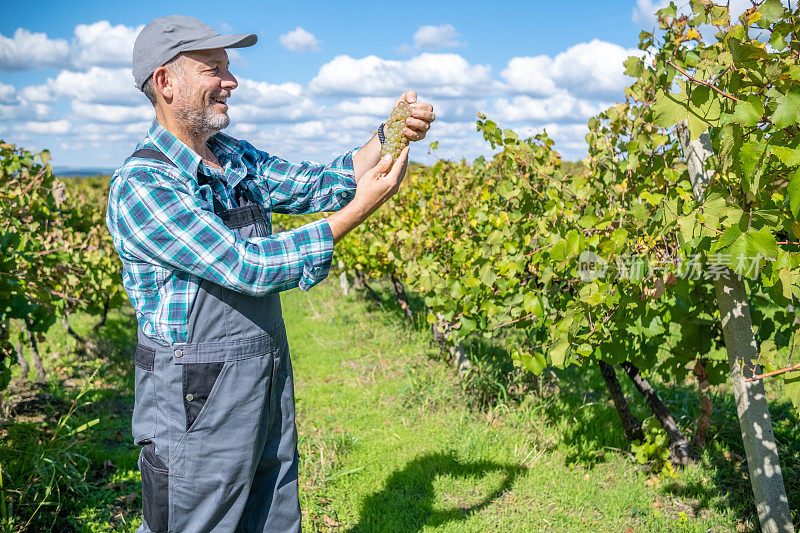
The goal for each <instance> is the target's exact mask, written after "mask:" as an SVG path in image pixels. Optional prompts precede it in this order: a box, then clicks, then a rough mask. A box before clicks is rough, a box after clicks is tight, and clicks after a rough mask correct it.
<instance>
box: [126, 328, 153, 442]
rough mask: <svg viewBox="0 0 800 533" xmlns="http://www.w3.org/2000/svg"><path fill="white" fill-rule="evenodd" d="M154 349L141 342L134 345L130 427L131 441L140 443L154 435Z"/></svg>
mask: <svg viewBox="0 0 800 533" xmlns="http://www.w3.org/2000/svg"><path fill="white" fill-rule="evenodd" d="M155 360H156V351H155V350H154V349H152V348H147V347H145V346H142V345H141V344H137V345H136V353H135V354H134V356H133V364H134V381H135V385H134V404H133V418H132V420H131V427H132V429H133V441H134V442H135V443H136V444H141V443H143V442H145V441H149V440H151V439H152V438H153V437H155V436H156V423H157V419H158V402H157V399H156V390H157V387H156V376H155V373H154V372H153V369H154V367H155Z"/></svg>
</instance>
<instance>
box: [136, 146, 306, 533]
mask: <svg viewBox="0 0 800 533" xmlns="http://www.w3.org/2000/svg"><path fill="white" fill-rule="evenodd" d="M133 156H135V157H146V158H150V159H157V160H159V161H164V162H167V163H168V164H173V163H172V162H171V161H170V160H169V159H168V158H167V157H166V156H165V155H164V154H162V153H161V152H160V151H158V150H150V149H143V150H139V151H137V152H136V153H134V154H133ZM198 179H199V180H203V179H206V180H207V179H208V178H207V177H206V176H203V175H202V174H201V175H198ZM246 179H247V178H245V180H246ZM243 181H244V180H243ZM200 182H201V183H202V182H203V181H200ZM236 196H237V197H238V199H239V207H238V208H235V209H225V208H224V206H223V205H222V202H221V201H220V200H219V198H217V197H215V198H214V211H215V213H216V214H217V215H218V216H219V217H220V218H221V219H222V220H223V222H224V223H225V225H226V226H227V227H229V228H230V229H232V230H234V231H235V232H236V233H237V234H238V235H239V236H241V237H243V238H249V237H265V236H267V235H269V234H270V224H269V222H268V219H267V218H265V216H264V212H263V211H262V209H261V208H260V207H259V206H258V205H257V204H255V203H254V202H252V201H251V199H252V197H251V196H250V195H249V191H247V190H245V189H238V188H237V193H236ZM188 327H189V330H188V337H187V342H185V343H174V344H172V345H171V346H170V345H166V344H163V343H162V342H161V341H158V340H156V339H152V338H150V337H148V336H146V335H145V334H144V333H143V331H142V329H141V327H140V328H139V330H138V345H137V347H136V354H135V357H134V362H135V373H136V385H135V392H136V394H135V405H134V409H133V422H132V428H133V437H134V441H135V442H136V443H137V444H143V445H144V446H143V448H142V450H141V453H140V455H139V469H140V471H141V473H142V511H143V515H144V521H143V523H142V526H141V527H140V528H139V529H138V530H137V533H140V532H149V531H154V532H161V531H165V532H166V531H169V532H173V531H174V532H186V533H200V532H205V531H219V532H232V531H247V532H251V531H253V532H255V531H259V532H261V531H264V532H266V531H269V532H292V531H300V504H299V501H298V486H297V462H298V456H297V430H296V427H295V411H294V385H293V379H292V365H291V361H290V359H289V346H288V344H287V341H286V330H285V328H284V324H283V316H282V314H281V302H280V297H279V295H278V294H269V295H266V296H262V297H255V296H248V295H245V294H241V293H238V292H235V291H232V290H230V289H226V288H223V287H221V286H219V285H216V284H214V283H211V282H209V281H207V280H202V281H201V283H200V287H199V290H198V293H197V298H196V299H195V301H194V304H193V306H192V308H191V311H190V313H189V325H188Z"/></svg>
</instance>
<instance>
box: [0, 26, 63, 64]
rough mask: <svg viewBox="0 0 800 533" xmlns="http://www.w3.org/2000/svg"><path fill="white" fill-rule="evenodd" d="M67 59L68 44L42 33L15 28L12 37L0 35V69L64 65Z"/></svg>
mask: <svg viewBox="0 0 800 533" xmlns="http://www.w3.org/2000/svg"><path fill="white" fill-rule="evenodd" d="M68 61H69V44H68V43H67V41H65V40H64V39H50V38H48V37H47V35H46V34H44V33H31V32H30V31H28V30H26V29H25V28H17V31H15V32H14V36H13V37H6V36H5V35H0V70H33V69H37V68H40V67H42V66H49V67H57V66H64V65H66V64H67V63H68Z"/></svg>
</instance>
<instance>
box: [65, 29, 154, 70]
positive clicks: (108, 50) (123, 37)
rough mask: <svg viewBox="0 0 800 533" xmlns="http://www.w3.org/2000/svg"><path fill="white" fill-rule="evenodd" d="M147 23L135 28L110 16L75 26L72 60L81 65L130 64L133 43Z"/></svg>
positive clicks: (107, 65) (82, 66)
mask: <svg viewBox="0 0 800 533" xmlns="http://www.w3.org/2000/svg"><path fill="white" fill-rule="evenodd" d="M142 28H144V26H143V25H142V26H138V27H136V28H132V27H130V26H125V25H122V24H118V25H116V26H112V25H111V23H110V22H109V21H107V20H101V21H99V22H95V23H94V24H79V25H77V26H76V27H75V38H74V39H73V45H72V46H73V51H72V56H73V58H72V60H73V64H74V65H75V66H77V67H80V68H88V67H91V66H101V67H128V68H130V66H131V60H132V56H133V43H134V41H136V36H137V35H139V32H140V31H142Z"/></svg>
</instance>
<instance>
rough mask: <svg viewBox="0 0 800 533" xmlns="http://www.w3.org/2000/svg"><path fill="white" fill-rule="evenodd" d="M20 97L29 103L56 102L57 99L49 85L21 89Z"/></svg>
mask: <svg viewBox="0 0 800 533" xmlns="http://www.w3.org/2000/svg"><path fill="white" fill-rule="evenodd" d="M19 95H20V97H21V98H22V99H23V100H27V101H28V102H54V101H55V99H56V97H55V95H54V94H53V91H52V90H51V89H50V87H49V86H48V85H47V84H44V85H28V86H27V87H23V88H22V89H20V91H19Z"/></svg>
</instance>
